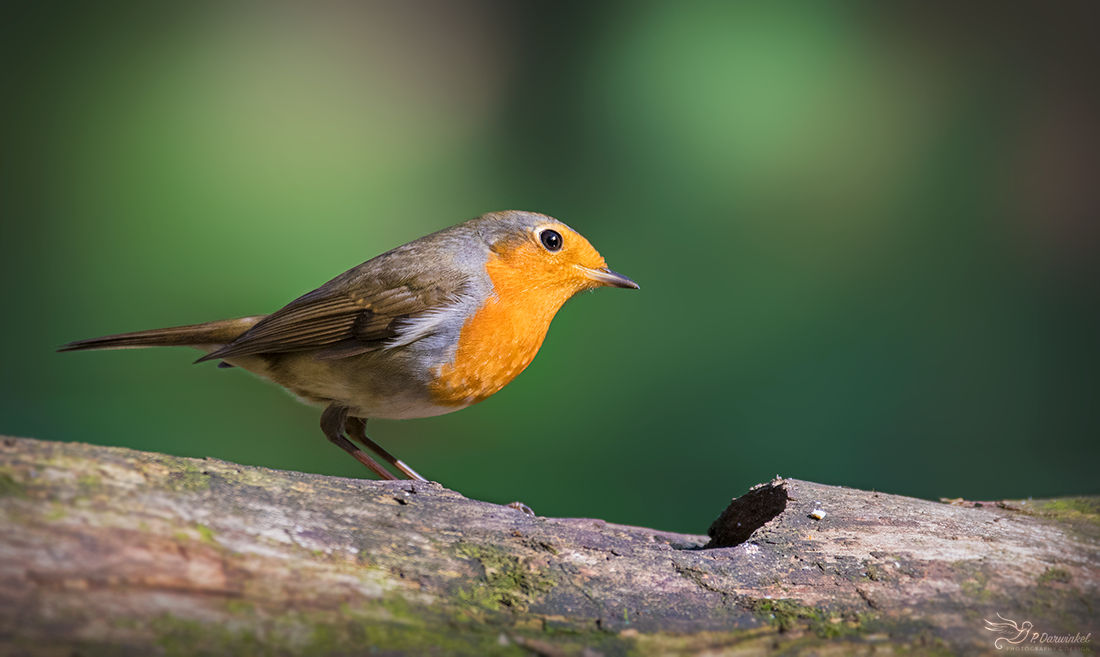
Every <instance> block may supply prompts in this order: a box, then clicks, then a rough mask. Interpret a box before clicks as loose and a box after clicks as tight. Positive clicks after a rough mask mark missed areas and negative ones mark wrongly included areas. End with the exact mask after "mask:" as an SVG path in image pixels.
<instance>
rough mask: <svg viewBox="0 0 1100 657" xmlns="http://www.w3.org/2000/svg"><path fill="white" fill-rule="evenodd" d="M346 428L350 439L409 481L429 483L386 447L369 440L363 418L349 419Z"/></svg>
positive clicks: (365, 422)
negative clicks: (379, 457)
mask: <svg viewBox="0 0 1100 657" xmlns="http://www.w3.org/2000/svg"><path fill="white" fill-rule="evenodd" d="M344 428H345V429H347V432H348V436H349V437H350V438H354V439H355V440H358V441H359V442H361V443H363V444H364V445H366V446H367V449H369V450H371V451H372V452H374V453H375V454H377V455H379V456H381V457H382V460H383V461H385V462H386V463H389V464H390V465H392V466H393V467H395V468H397V469H398V470H400V471H401V472H402V473H403V474H404V475H405V476H406V477H408V478H409V479H415V480H417V481H427V479H425V478H424V477H421V476H420V475H419V474H417V473H416V470H413V469H412V468H410V467H409V466H408V465H405V462H404V461H402V460H401V459H399V458H397V457H396V456H394V455H393V454H390V453H389V452H387V451H386V449H385V448H384V447H382V446H381V445H379V444H378V443H376V442H374V441H373V440H371V439H370V438H368V437H367V421H366V420H364V419H363V418H361V417H349V418H348V419H347V422H345V423H344Z"/></svg>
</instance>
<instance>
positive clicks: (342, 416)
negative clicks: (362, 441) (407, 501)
mask: <svg viewBox="0 0 1100 657" xmlns="http://www.w3.org/2000/svg"><path fill="white" fill-rule="evenodd" d="M347 417H348V408H347V407H346V406H340V405H339V404H329V405H328V407H327V408H326V409H325V411H324V412H323V413H321V431H323V432H324V433H325V435H326V436H328V439H329V440H331V441H332V442H334V443H336V446H337V447H339V448H340V449H342V450H344V451H345V452H347V453H348V454H351V456H352V458H354V459H355V460H356V461H359V462H360V463H362V464H363V465H365V466H367V467H368V468H370V469H371V471H372V472H374V474H376V475H378V476H379V477H381V478H383V479H397V477H396V476H394V474H393V473H392V472H390V471H389V470H387V469H385V468H383V467H382V466H381V465H380V464H379V463H378V461H375V460H374V459H372V458H371V457H369V456H367V454H366V453H365V452H364V451H363V450H361V449H359V448H358V447H356V446H355V444H354V443H352V442H351V441H350V440H348V439H347V438H345V437H344V422H345V421H346V420H347Z"/></svg>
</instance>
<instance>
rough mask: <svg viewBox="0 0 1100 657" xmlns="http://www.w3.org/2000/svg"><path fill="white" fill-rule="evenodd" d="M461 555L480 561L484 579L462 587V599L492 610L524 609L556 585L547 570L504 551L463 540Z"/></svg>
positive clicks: (459, 553)
mask: <svg viewBox="0 0 1100 657" xmlns="http://www.w3.org/2000/svg"><path fill="white" fill-rule="evenodd" d="M456 553H457V554H458V556H460V557H462V558H464V559H471V560H474V561H476V562H477V563H478V564H479V565H480V566H481V569H482V571H483V572H484V574H485V575H484V580H482V581H479V582H476V583H475V584H474V585H473V586H469V587H466V588H463V589H461V590H459V592H458V598H459V600H461V601H463V602H465V603H467V604H471V605H474V606H477V607H481V608H484V609H488V610H490V611H501V610H510V611H523V610H525V609H527V606H528V605H529V604H530V603H531V602H532V601H533V600H534V599H535V598H537V597H538V596H540V595H541V594H543V593H545V592H546V591H549V590H550V589H551V588H553V586H554V580H553V579H552V578H551V577H550V576H549V574H548V573H547V569H541V568H537V567H535V566H533V565H532V564H531V563H530V562H529V561H528V560H526V559H521V558H520V557H517V556H515V555H513V554H509V553H508V552H505V551H504V550H500V549H496V548H489V547H485V546H479V545H470V544H469V543H460V544H459V545H458V547H457V549H456Z"/></svg>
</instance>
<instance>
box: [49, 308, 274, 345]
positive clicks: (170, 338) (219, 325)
mask: <svg viewBox="0 0 1100 657" xmlns="http://www.w3.org/2000/svg"><path fill="white" fill-rule="evenodd" d="M263 318H264V316H263V315H259V316H257V317H241V318H239V319H223V320H220V321H216V322H206V323H205V324H191V325H190V326H173V327H170V328H162V329H153V330H151V331H135V332H134V333H120V334H118V335H105V336H103V337H102V338H90V339H88V340H77V341H76V342H70V343H69V344H67V345H64V346H62V347H60V348H59V349H58V351H81V350H83V349H134V348H140V347H197V348H199V349H201V348H203V347H207V346H212V345H224V344H228V343H230V342H233V341H234V340H236V339H237V338H238V337H239V336H240V335H241V334H242V333H244V332H245V331H247V330H248V329H250V328H252V326H253V325H254V324H256V322H258V321H260V320H261V319H263Z"/></svg>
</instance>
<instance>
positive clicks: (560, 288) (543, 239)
mask: <svg viewBox="0 0 1100 657" xmlns="http://www.w3.org/2000/svg"><path fill="white" fill-rule="evenodd" d="M481 219H482V222H481V223H480V225H479V231H480V232H481V233H482V236H483V237H484V238H485V239H486V241H487V242H488V243H489V248H490V251H491V254H490V256H489V262H488V264H487V266H486V267H487V269H488V270H489V273H490V276H491V277H492V278H493V279H494V283H498V281H500V282H504V281H502V279H505V280H506V284H505V287H508V288H510V289H513V290H516V291H521V290H522V291H524V292H526V293H530V294H538V295H544V297H545V298H546V301H548V302H551V303H552V304H553V305H555V306H557V307H560V305H561V304H562V303H565V301H566V300H567V299H569V297H572V296H573V295H574V294H577V293H578V292H583V291H585V290H590V289H593V288H597V287H622V288H630V289H638V284H637V283H635V282H634V281H632V280H631V279H629V278H627V277H626V276H623V275H622V274H619V273H617V272H614V271H611V270H610V269H608V267H607V262H605V261H604V259H603V256H601V255H600V252H599V251H597V250H596V249H595V247H593V246H592V245H591V244H590V243H589V242H588V240H587V239H585V238H584V236H583V235H581V234H580V233H578V232H577V231H575V230H573V229H572V228H570V227H569V226H566V225H565V224H563V223H562V222H560V221H558V220H557V219H554V218H553V217H549V216H546V215H544V214H538V213H534V212H516V211H510V212H498V213H493V214H491V215H486V216H485V217H482V218H481ZM498 287H499V284H498ZM555 310H556V308H555Z"/></svg>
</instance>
